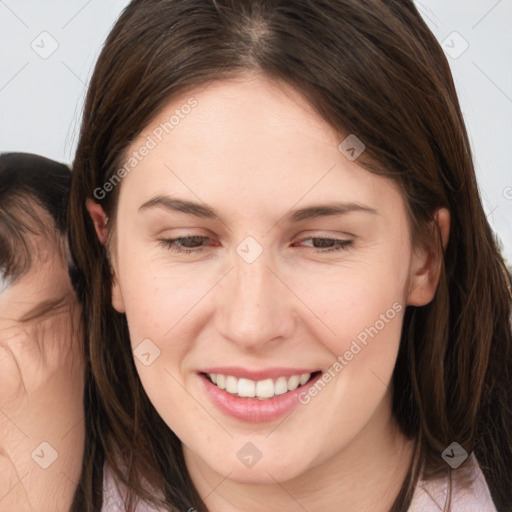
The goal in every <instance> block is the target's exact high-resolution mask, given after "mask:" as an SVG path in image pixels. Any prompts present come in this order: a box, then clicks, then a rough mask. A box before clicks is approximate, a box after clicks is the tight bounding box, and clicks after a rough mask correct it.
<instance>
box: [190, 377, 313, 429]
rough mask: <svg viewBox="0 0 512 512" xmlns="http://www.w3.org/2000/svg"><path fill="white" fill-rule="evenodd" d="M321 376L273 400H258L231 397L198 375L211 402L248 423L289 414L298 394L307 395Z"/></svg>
mask: <svg viewBox="0 0 512 512" xmlns="http://www.w3.org/2000/svg"><path fill="white" fill-rule="evenodd" d="M321 376H322V373H321V372H319V373H318V375H316V376H315V377H313V378H312V379H310V380H309V381H308V382H306V384H304V385H303V386H299V387H298V388H295V389H294V390H293V391H288V392H287V393H283V394H282V395H277V396H274V397H273V398H266V399H265V400H258V399H257V398H242V397H239V396H237V395H232V394H231V393H228V392H227V391H225V390H223V389H220V388H218V387H217V386H216V385H215V384H213V383H212V382H211V381H210V379H209V378H208V377H207V376H206V375H204V374H200V377H201V380H202V381H203V385H204V387H205V390H206V392H207V394H208V395H209V397H210V399H211V400H212V402H213V403H214V404H215V405H216V406H217V407H218V408H219V409H220V410H221V411H222V412H223V413H225V414H227V415H228V416H232V417H233V418H236V419H239V420H242V421H246V422H249V423H262V422H266V421H273V420H277V419H279V418H281V417H283V416H284V415H285V414H288V413H290V412H291V411H292V410H293V409H294V408H295V407H297V406H298V405H299V404H300V402H299V394H301V393H304V392H306V393H307V390H308V389H309V388H310V387H311V386H314V385H315V383H316V381H317V380H318V379H319V378H320V377H321Z"/></svg>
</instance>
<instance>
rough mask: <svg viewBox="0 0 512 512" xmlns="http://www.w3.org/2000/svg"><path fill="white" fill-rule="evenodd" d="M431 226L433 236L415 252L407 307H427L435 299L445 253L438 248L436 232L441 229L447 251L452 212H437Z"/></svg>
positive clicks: (443, 209)
mask: <svg viewBox="0 0 512 512" xmlns="http://www.w3.org/2000/svg"><path fill="white" fill-rule="evenodd" d="M431 226H432V236H431V237H430V239H429V241H428V243H427V244H426V246H424V247H422V248H421V249H416V250H414V252H413V257H412V262H411V270H410V275H409V295H408V298H407V305H411V306H425V305H426V304H428V303H429V302H430V301H431V300H432V299H433V298H434V295H435V293H436V290H437V285H438V283H439V277H440V275H441V267H442V265H443V251H441V250H440V249H439V247H438V242H439V239H438V237H437V236H436V235H437V233H436V231H437V228H438V227H439V231H440V235H441V242H442V244H443V250H445V249H446V246H447V245H448V239H449V235H450V212H449V211H448V210H447V209H446V208H441V209H439V210H437V212H436V213H435V215H434V221H433V222H432V225H431Z"/></svg>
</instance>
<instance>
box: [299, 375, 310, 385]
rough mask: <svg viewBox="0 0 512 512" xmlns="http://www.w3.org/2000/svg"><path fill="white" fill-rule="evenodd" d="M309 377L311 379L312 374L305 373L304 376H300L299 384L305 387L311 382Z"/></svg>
mask: <svg viewBox="0 0 512 512" xmlns="http://www.w3.org/2000/svg"><path fill="white" fill-rule="evenodd" d="M309 377H311V374H310V373H303V374H302V375H301V376H300V380H299V384H300V385H301V386H303V385H304V384H306V382H307V381H308V380H309Z"/></svg>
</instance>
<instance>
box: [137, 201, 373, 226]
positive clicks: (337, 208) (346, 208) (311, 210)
mask: <svg viewBox="0 0 512 512" xmlns="http://www.w3.org/2000/svg"><path fill="white" fill-rule="evenodd" d="M154 207H163V208H165V209H167V210H170V211H177V212H182V213H186V214H188V215H193V216H195V217H199V218H203V219H211V220H215V221H218V222H222V223H223V224H224V220H223V219H222V217H221V216H220V214H219V213H218V212H217V211H216V210H215V209H214V208H212V207H210V206H208V205H205V204H201V203H196V202H194V201H187V200H185V199H177V198H173V197H170V196H161V195H159V196H156V197H154V198H152V199H150V200H149V201H146V202H145V203H144V204H143V205H142V206H140V208H139V212H140V211H141V210H146V209H149V208H154ZM350 212H364V213H371V214H374V215H379V212H378V211H377V210H376V209H375V208H372V207H370V206H367V205H364V204H361V203H357V202H349V203H343V202H329V203H325V204H317V205H311V206H307V207H305V208H300V209H297V210H291V211H290V212H288V213H287V214H286V215H285V216H284V218H285V220H287V221H288V222H290V223H293V222H301V221H304V220H309V219H316V218H320V217H327V216H333V215H343V214H346V213H350Z"/></svg>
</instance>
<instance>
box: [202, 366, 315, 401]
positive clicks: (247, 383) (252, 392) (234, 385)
mask: <svg viewBox="0 0 512 512" xmlns="http://www.w3.org/2000/svg"><path fill="white" fill-rule="evenodd" d="M320 373H322V372H321V371H316V372H313V373H302V374H300V375H291V376H289V377H285V376H282V377H278V378H277V379H264V380H258V381H255V380H251V379H245V378H237V377H234V376H232V375H222V374H220V373H201V375H202V376H203V377H204V378H206V379H207V380H209V381H210V382H211V383H212V384H214V385H215V386H216V387H218V388H219V389H222V390H224V391H226V392H227V393H230V394H231V395H233V396H238V397H240V398H252V399H255V400H269V399H271V398H274V397H275V396H279V395H285V394H286V393H289V392H290V391H293V390H294V389H297V388H298V387H301V386H304V385H305V384H307V383H308V382H309V381H310V380H311V379H313V378H315V377H316V376H317V375H319V374H320Z"/></svg>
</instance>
